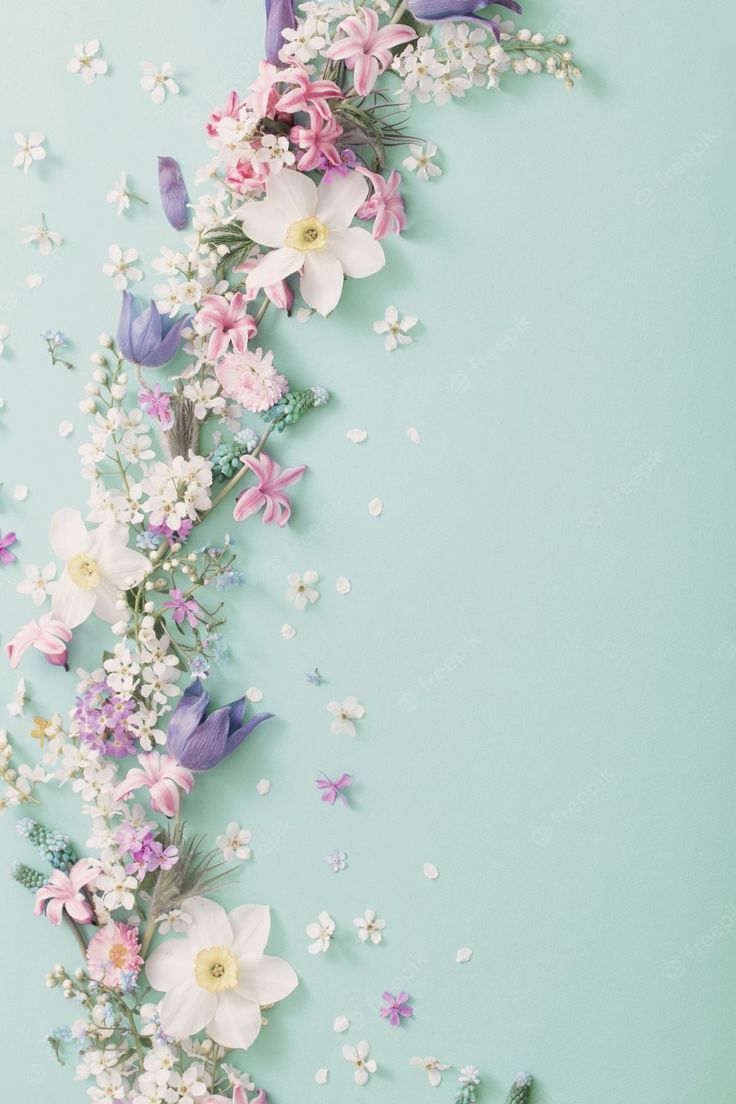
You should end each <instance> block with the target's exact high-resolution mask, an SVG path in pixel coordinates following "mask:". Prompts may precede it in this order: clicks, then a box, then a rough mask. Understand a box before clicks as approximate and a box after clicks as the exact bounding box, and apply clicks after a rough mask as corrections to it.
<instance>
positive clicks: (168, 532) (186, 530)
mask: <svg viewBox="0 0 736 1104" xmlns="http://www.w3.org/2000/svg"><path fill="white" fill-rule="evenodd" d="M193 524H194V523H193V522H192V521H190V520H189V518H184V520H183V521H182V522H181V523H180V525H179V528H178V529H172V528H171V526H170V525H168V523H167V522H165V521H164V522H162V523H161V525H152V526H151V528H150V532H151V533H154V534H155V535H156V536H158V537H166V540H167V541H168V542H169V544H174V542H180V543H183V542H184V541H185V540H186V539H187V537H188V536H189V534H190V533H191V531H192V526H193Z"/></svg>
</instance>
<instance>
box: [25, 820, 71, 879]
mask: <svg viewBox="0 0 736 1104" xmlns="http://www.w3.org/2000/svg"><path fill="white" fill-rule="evenodd" d="M18 833H19V834H20V835H21V836H24V837H25V838H26V839H27V840H29V841H30V842H31V843H32V844H33V845H34V847H37V848H38V853H39V854H40V855H41V857H42V858H44V859H46V861H47V862H48V863H49V864H50V865H51V866H53V867H54V868H55V869H56V870H63V871H64V872H65V873H67V872H68V871H69V870H71V868H72V867H73V866H74V864H75V862H76V861H77V856H76V855H75V854H74V851H73V849H72V846H71V840H70V839H69V837H68V836H65V835H64V834H63V833H62V832H50V831H49V830H48V828H44V826H43V824H40V823H39V821H37V820H34V819H33V818H32V817H25V818H24V819H23V820H21V821H19V823H18Z"/></svg>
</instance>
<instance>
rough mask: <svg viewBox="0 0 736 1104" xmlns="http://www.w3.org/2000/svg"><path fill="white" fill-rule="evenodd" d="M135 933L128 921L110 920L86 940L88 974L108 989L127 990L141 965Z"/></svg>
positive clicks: (141, 960) (136, 934)
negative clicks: (126, 922)
mask: <svg viewBox="0 0 736 1104" xmlns="http://www.w3.org/2000/svg"><path fill="white" fill-rule="evenodd" d="M139 951H140V944H139V942H138V933H137V932H136V930H135V928H133V927H131V925H130V924H120V923H117V922H116V921H115V920H110V922H109V923H108V924H106V925H105V927H104V928H101V929H100V931H98V932H97V933H96V934H95V935H93V936H92V938H91V939H90V941H89V944H88V946H87V969H88V970H89V976H90V977H91V978H93V979H94V980H95V981H101V982H103V983H104V984H105V985H107V986H109V987H110V988H111V989H121V988H122V989H128V988H129V987H130V985H131V983H132V982H133V981H135V979H136V977H137V976H138V971H139V970H140V968H141V966H142V965H143V959H142V958H141V956H140V954H139Z"/></svg>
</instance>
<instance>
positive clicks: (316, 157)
mask: <svg viewBox="0 0 736 1104" xmlns="http://www.w3.org/2000/svg"><path fill="white" fill-rule="evenodd" d="M341 134H342V127H341V126H340V124H339V123H338V121H337V119H335V118H334V116H330V118H329V119H324V118H323V117H322V116H321V115H317V114H316V113H315V112H310V123H309V126H293V127H292V128H291V131H290V132H289V138H290V139H291V141H292V143H293V144H294V145H295V146H299V148H300V149H303V150H304V151H305V152H304V153H303V154H302V156H301V157H300V158H299V160H298V161H297V168H299V169H301V171H302V172H312V170H313V169H316V168H317V167H318V166H320V165H322V164H323V163H324V162H327V164H328V165H339V164H340V153H339V151H338V148H337V146H336V145H335V142H336V141H337V139H338V138H339V137H340V135H341Z"/></svg>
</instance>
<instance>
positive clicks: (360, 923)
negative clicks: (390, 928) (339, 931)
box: [353, 909, 386, 943]
mask: <svg viewBox="0 0 736 1104" xmlns="http://www.w3.org/2000/svg"><path fill="white" fill-rule="evenodd" d="M353 923H354V924H355V926H356V928H357V929H358V939H359V940H360V942H361V943H367V942H368V940H370V941H371V943H380V942H381V940H382V938H383V935H382V932H383V930H384V928H385V927H386V921H385V920H381V918H380V917H378V916H376V910H375V909H366V910H365V912H364V913H363V915H362V916H358V917H356V919H355V920H353Z"/></svg>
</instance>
